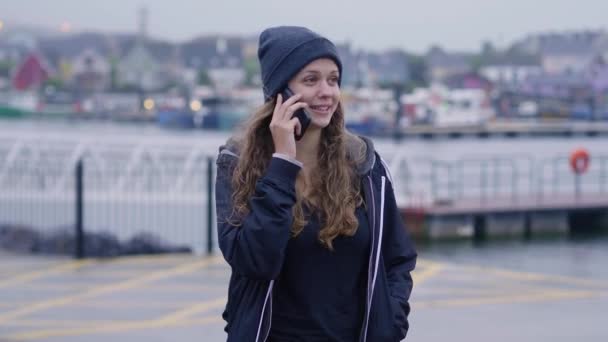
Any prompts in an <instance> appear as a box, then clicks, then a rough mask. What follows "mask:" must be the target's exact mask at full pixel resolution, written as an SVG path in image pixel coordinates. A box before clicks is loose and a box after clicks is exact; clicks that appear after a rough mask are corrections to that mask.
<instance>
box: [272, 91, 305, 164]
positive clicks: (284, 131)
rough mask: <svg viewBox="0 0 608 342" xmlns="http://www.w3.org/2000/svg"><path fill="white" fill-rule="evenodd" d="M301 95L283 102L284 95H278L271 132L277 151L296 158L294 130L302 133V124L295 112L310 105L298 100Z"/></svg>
mask: <svg viewBox="0 0 608 342" xmlns="http://www.w3.org/2000/svg"><path fill="white" fill-rule="evenodd" d="M300 98H301V95H298V94H296V95H294V96H292V97H290V98H289V99H287V100H285V102H283V100H284V99H283V96H282V95H281V94H279V95H277V102H276V105H275V107H274V112H273V113H272V120H271V121H270V132H271V134H272V141H273V142H274V149H275V152H277V153H282V154H285V155H287V156H290V157H292V158H294V159H295V157H296V139H295V135H294V132H295V133H296V134H298V135H299V134H300V131H301V129H302V126H301V125H300V120H299V119H298V118H297V117H293V114H294V113H295V112H296V111H297V110H299V109H304V108H306V107H308V104H306V103H304V102H297V101H298V100H299V99H300Z"/></svg>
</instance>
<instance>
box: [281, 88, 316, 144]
mask: <svg viewBox="0 0 608 342" xmlns="http://www.w3.org/2000/svg"><path fill="white" fill-rule="evenodd" d="M281 95H282V96H283V102H285V101H287V99H288V98H290V97H292V96H293V95H294V93H293V91H291V89H289V87H286V88H285V90H283V92H281ZM294 117H296V118H298V120H300V134H297V133H295V138H296V140H300V139H302V137H303V136H304V133H305V132H306V129H307V128H308V126H310V121H311V120H310V115H309V114H308V113H306V111H305V110H304V109H303V108H301V109H298V110H296V111H295V113H293V116H292V118H294Z"/></svg>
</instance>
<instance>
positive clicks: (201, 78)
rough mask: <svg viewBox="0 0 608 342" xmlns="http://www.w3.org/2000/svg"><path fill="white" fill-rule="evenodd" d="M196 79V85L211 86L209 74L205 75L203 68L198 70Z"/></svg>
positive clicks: (205, 71)
mask: <svg viewBox="0 0 608 342" xmlns="http://www.w3.org/2000/svg"><path fill="white" fill-rule="evenodd" d="M196 79H197V81H196V83H197V84H198V85H205V86H208V85H211V78H209V74H208V73H207V70H205V69H203V68H201V69H199V71H198V76H197V78H196Z"/></svg>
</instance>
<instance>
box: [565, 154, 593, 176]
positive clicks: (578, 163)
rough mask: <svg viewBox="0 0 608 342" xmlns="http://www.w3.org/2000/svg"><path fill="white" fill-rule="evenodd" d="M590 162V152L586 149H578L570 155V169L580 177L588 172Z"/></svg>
mask: <svg viewBox="0 0 608 342" xmlns="http://www.w3.org/2000/svg"><path fill="white" fill-rule="evenodd" d="M590 161H591V157H590V156H589V152H587V150H585V149H584V148H579V149H576V150H574V151H572V153H571V154H570V167H571V168H572V171H574V172H575V173H577V174H579V175H580V174H583V173H585V172H587V169H589V162H590Z"/></svg>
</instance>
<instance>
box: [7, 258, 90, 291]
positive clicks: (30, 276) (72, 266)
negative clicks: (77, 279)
mask: <svg viewBox="0 0 608 342" xmlns="http://www.w3.org/2000/svg"><path fill="white" fill-rule="evenodd" d="M91 263H92V261H91V260H79V261H70V262H66V263H62V264H60V265H57V266H55V267H51V268H47V269H43V270H36V271H32V272H27V273H21V274H17V275H15V276H14V277H12V278H9V279H6V280H3V281H0V288H3V287H9V286H15V285H19V284H22V283H27V282H30V281H32V280H36V279H40V278H44V277H48V276H51V275H55V274H59V273H63V272H68V271H73V270H77V269H79V268H82V267H84V266H87V265H90V264H91Z"/></svg>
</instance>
